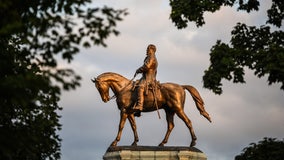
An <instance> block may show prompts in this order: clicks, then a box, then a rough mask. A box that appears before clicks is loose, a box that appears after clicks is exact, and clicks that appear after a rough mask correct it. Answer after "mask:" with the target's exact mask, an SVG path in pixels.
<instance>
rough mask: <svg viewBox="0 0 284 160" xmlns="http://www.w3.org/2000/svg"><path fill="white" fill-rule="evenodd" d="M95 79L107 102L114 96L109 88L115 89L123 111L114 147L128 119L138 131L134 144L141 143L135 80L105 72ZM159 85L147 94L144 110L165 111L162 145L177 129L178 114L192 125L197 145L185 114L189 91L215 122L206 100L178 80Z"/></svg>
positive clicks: (201, 109)
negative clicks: (136, 111) (205, 102)
mask: <svg viewBox="0 0 284 160" xmlns="http://www.w3.org/2000/svg"><path fill="white" fill-rule="evenodd" d="M92 81H93V82H94V83H95V85H96V88H97V89H98V91H99V93H100V96H101V99H102V100H103V101H104V102H105V103H106V102H108V101H109V100H110V99H111V97H110V96H109V89H111V90H112V91H113V93H114V96H115V97H116V103H117V106H118V109H119V110H120V122H119V128H118V133H117V136H116V138H115V140H114V141H113V142H112V143H111V146H116V145H117V143H118V141H119V140H120V138H121V134H122V130H123V128H124V124H125V121H126V119H128V121H129V122H130V125H131V128H132V131H133V133H134V142H133V143H132V146H137V142H138V141H139V138H138V134H137V131H136V122H135V111H134V110H133V106H134V105H135V103H136V101H137V93H136V92H135V82H134V81H133V80H129V79H127V78H125V77H123V76H121V75H119V74H117V73H112V72H106V73H102V74H101V75H99V76H98V77H97V78H94V79H92ZM157 88H158V89H157V90H156V93H155V94H154V92H150V91H149V93H148V94H147V96H145V100H144V104H143V110H142V112H152V111H155V110H157V109H164V110H165V112H166V120H167V132H166V135H165V137H164V139H163V141H162V142H161V143H160V144H159V146H164V144H166V143H167V141H168V138H169V136H170V133H171V131H172V129H173V128H174V115H175V114H177V115H178V117H179V118H181V119H182V120H183V122H184V123H185V124H186V126H187V127H188V129H189V131H190V134H191V139H192V141H191V144H190V146H191V147H192V146H194V145H195V144H196V140H197V138H196V136H195V133H194V130H193V127H192V124H191V121H190V119H189V118H188V117H187V116H186V114H185V113H184V103H185V90H187V91H189V93H190V94H191V96H192V98H193V100H194V102H195V104H196V107H197V109H198V110H199V112H200V114H201V115H203V116H204V117H205V118H206V119H207V120H208V121H209V122H211V118H210V116H209V114H208V113H207V112H206V111H205V109H204V106H203V105H204V102H203V100H202V98H201V97H200V95H199V93H198V91H197V90H196V89H195V88H194V87H192V86H190V85H178V84H175V83H161V84H158V87H157ZM149 89H151V87H149ZM151 93H152V94H151Z"/></svg>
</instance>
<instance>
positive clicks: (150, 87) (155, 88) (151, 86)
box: [131, 80, 161, 96]
mask: <svg viewBox="0 0 284 160" xmlns="http://www.w3.org/2000/svg"><path fill="white" fill-rule="evenodd" d="M139 82H140V81H139V80H136V81H134V82H133V85H132V89H131V90H132V91H135V90H136V89H137V88H138V86H139ZM160 89H161V84H160V81H157V80H155V81H154V82H152V83H147V85H146V86H145V93H144V95H145V96H147V95H148V93H149V91H151V92H152V93H154V95H157V93H159V90H160Z"/></svg>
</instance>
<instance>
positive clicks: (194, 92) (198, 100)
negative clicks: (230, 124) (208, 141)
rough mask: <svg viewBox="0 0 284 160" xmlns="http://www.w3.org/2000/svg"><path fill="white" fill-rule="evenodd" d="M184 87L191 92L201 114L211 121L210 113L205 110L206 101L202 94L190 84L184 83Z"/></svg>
mask: <svg viewBox="0 0 284 160" xmlns="http://www.w3.org/2000/svg"><path fill="white" fill-rule="evenodd" d="M182 87H183V88H184V89H186V90H187V91H188V92H189V93H190V94H191V96H192V98H193V100H194V102H195V105H196V108H197V109H198V110H199V112H200V114H201V115H203V116H204V117H205V118H206V119H207V120H208V121H209V122H212V121H211V118H210V116H209V114H208V113H207V112H206V111H205V108H204V102H203V100H202V98H201V96H200V95H199V93H198V91H197V89H195V88H194V87H193V86H190V85H182Z"/></svg>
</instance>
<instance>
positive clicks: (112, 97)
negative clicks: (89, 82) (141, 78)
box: [109, 74, 136, 101]
mask: <svg viewBox="0 0 284 160" xmlns="http://www.w3.org/2000/svg"><path fill="white" fill-rule="evenodd" d="M135 77H136V74H135V75H134V77H133V78H132V79H131V80H130V81H129V83H128V84H127V85H125V86H124V87H123V88H122V89H121V92H120V93H123V91H124V89H125V88H126V87H128V86H129V85H130V84H131V82H133V80H134V78H135ZM115 98H116V95H115V94H114V95H113V96H111V97H110V98H109V101H110V100H112V99H115Z"/></svg>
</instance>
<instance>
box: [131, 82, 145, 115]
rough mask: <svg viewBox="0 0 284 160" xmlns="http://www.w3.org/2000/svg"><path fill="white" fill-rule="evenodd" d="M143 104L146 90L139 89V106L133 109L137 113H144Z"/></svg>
mask: <svg viewBox="0 0 284 160" xmlns="http://www.w3.org/2000/svg"><path fill="white" fill-rule="evenodd" d="M143 102H144V89H142V88H139V89H138V98H137V104H136V105H135V106H134V107H133V109H134V110H135V111H140V112H141V111H142V110H143Z"/></svg>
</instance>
